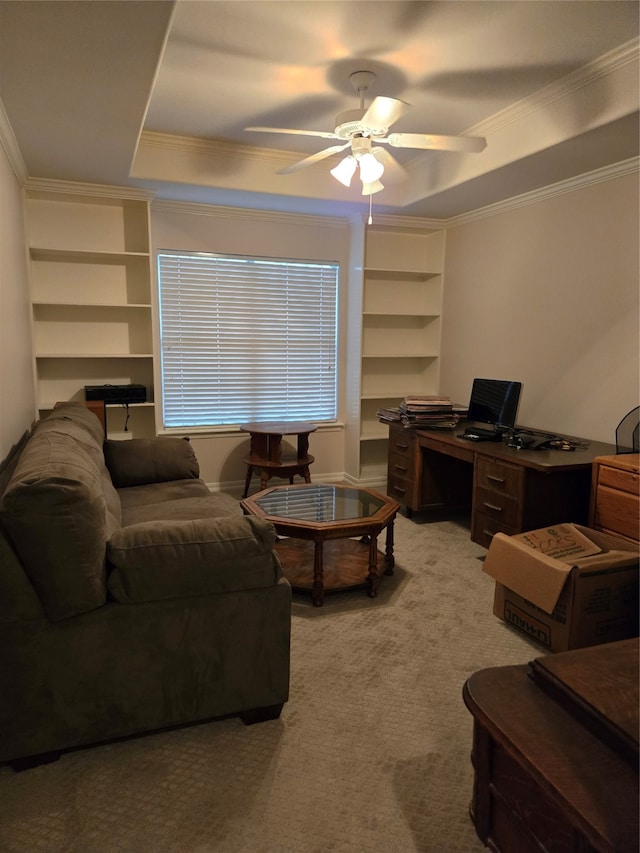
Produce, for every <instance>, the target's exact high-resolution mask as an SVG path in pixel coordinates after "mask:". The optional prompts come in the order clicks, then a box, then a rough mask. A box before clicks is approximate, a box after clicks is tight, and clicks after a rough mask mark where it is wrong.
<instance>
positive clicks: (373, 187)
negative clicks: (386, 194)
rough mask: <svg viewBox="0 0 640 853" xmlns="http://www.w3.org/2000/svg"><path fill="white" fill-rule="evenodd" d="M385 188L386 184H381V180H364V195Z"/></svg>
mask: <svg viewBox="0 0 640 853" xmlns="http://www.w3.org/2000/svg"><path fill="white" fill-rule="evenodd" d="M383 189H384V184H381V183H380V181H367V182H365V181H363V182H362V195H373V194H374V193H379V192H380V190H383Z"/></svg>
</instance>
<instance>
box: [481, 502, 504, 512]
mask: <svg viewBox="0 0 640 853" xmlns="http://www.w3.org/2000/svg"><path fill="white" fill-rule="evenodd" d="M483 506H486V508H487V509H493V510H495V511H496V512H502V507H501V506H496V505H495V504H488V503H487V502H486V501H485V502H484V504H483Z"/></svg>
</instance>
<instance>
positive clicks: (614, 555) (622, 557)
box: [575, 549, 638, 575]
mask: <svg viewBox="0 0 640 853" xmlns="http://www.w3.org/2000/svg"><path fill="white" fill-rule="evenodd" d="M575 565H576V566H577V567H578V568H579V569H580V574H581V575H588V574H590V573H592V572H597V571H601V570H602V569H608V570H612V569H623V568H626V567H629V566H637V565H638V554H634V553H633V552H632V551H622V550H618V549H615V550H612V551H606V552H604V553H602V554H595V555H594V556H593V557H584V558H583V559H582V560H576V562H575Z"/></svg>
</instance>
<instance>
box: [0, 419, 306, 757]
mask: <svg viewBox="0 0 640 853" xmlns="http://www.w3.org/2000/svg"><path fill="white" fill-rule="evenodd" d="M275 538H276V536H275V530H274V528H273V527H272V525H270V524H268V523H266V522H264V521H263V520H261V519H257V518H250V517H246V516H244V515H243V514H242V511H241V509H240V506H239V504H238V503H237V502H235V501H233V500H231V499H230V498H229V497H228V496H222V495H215V494H213V493H211V492H210V491H209V489H208V488H207V486H206V484H205V483H204V482H203V481H202V480H201V479H200V478H199V469H198V462H197V460H196V457H195V455H194V453H193V450H192V448H191V444H190V442H189V441H187V440H184V439H180V438H169V437H158V438H153V439H133V440H130V441H105V440H104V434H103V431H102V425H101V424H100V421H99V420H98V418H96V416H95V415H94V414H92V413H91V412H90V411H88V409H87V408H85V407H84V406H83V405H82V404H81V403H69V404H63V405H62V406H60V407H58V408H56V409H55V410H54V411H53V412H52V413H51V415H50V416H48V417H47V418H44V419H43V420H41V421H39V422H38V423H37V424H36V425H35V427H34V428H33V430H32V431H31V433H30V435H28V436H25V437H24V438H23V440H22V441H21V442H20V443H19V445H18V446H17V447H16V448H14V450H13V451H12V453H11V454H10V456H9V458H8V459H7V460H6V461H5V463H4V464H3V466H2V469H1V471H0V684H2V689H1V691H0V762H2V763H7V762H9V763H11V764H13V766H14V767H15V768H16V769H18V768H20V767H25V766H29V765H31V764H36V763H40V762H41V761H43V760H50V759H51V758H55V757H57V756H58V755H59V753H60V752H61V751H64V750H68V749H72V748H75V747H79V746H85V745H89V744H95V743H98V742H102V741H107V740H112V739H115V738H121V737H126V736H129V735H133V734H139V733H142V732H149V731H154V730H159V729H163V728H167V727H170V726H176V725H182V724H186V723H191V722H195V721H201V720H206V719H211V718H215V717H220V716H226V715H230V714H239V715H240V716H241V718H242V719H243V720H244V722H246V723H251V722H258V721H261V720H264V719H273V718H275V717H277V716H279V714H280V711H281V708H282V705H283V703H284V702H285V701H286V700H287V698H288V689H289V642H290V625H291V590H290V587H289V584H288V583H287V581H286V580H285V579H284V578H283V577H282V572H281V568H280V563H279V561H278V558H277V556H276V555H275V553H274V550H273V546H274V543H275Z"/></svg>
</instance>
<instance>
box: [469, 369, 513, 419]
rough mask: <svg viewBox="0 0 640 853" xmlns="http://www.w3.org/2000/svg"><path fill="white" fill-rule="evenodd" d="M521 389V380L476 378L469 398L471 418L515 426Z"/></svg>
mask: <svg viewBox="0 0 640 853" xmlns="http://www.w3.org/2000/svg"><path fill="white" fill-rule="evenodd" d="M521 389H522V383H521V382H509V381H507V380H504V379H474V380H473V387H472V389H471V399H470V400H469V420H470V421H480V423H483V424H494V425H495V426H497V427H513V426H515V423H516V412H517V410H518V403H519V401H520V390H521Z"/></svg>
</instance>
